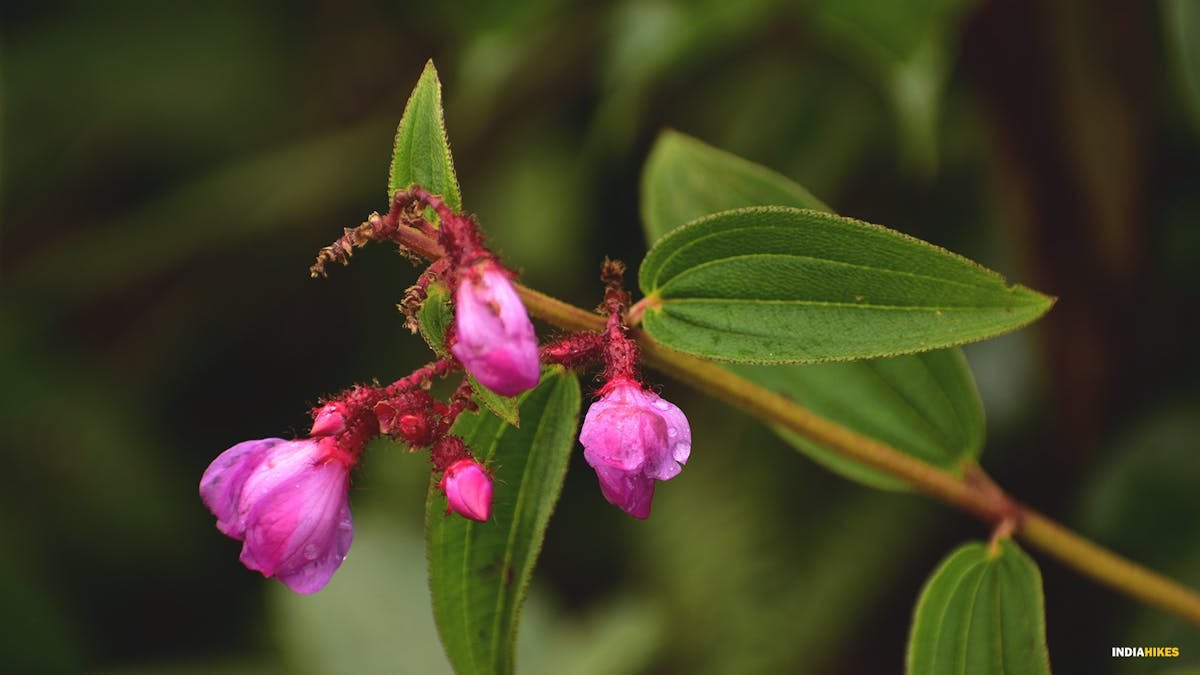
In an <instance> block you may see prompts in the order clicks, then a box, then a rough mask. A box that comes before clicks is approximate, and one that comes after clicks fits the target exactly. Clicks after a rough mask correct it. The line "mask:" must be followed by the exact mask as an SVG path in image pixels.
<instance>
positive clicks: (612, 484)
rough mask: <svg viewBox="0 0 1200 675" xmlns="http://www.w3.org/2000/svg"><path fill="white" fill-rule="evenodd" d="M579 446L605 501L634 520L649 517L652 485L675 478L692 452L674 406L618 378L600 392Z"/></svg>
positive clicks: (684, 424)
mask: <svg viewBox="0 0 1200 675" xmlns="http://www.w3.org/2000/svg"><path fill="white" fill-rule="evenodd" d="M601 392H602V396H601V398H600V400H598V401H595V402H594V403H592V405H591V407H590V408H588V412H587V416H586V417H584V420H583V429H582V430H581V431H580V433H579V442H580V443H582V444H583V456H584V458H585V459H586V460H587V463H588V464H590V465H591V466H592V468H593V469H595V470H596V476H597V477H598V478H599V479H600V490H601V492H603V493H604V497H605V498H606V499H608V501H609V502H611V503H613V504H615V505H616V506H619V507H620V508H621V509H622V510H624V511H625V512H626V513H628V514H629V515H631V516H633V517H635V518H646V517H648V516H649V515H650V502H651V500H652V499H653V498H654V481H655V480H668V479H670V478H673V477H675V476H677V475H678V474H679V472H680V470H681V468H682V467H681V466H680V465H681V464H685V463H687V460H688V456H689V455H690V454H691V450H692V431H691V427H689V426H688V421H687V417H686V416H684V414H683V411H682V410H680V409H679V408H678V407H676V406H675V405H674V404H672V403H670V402H668V401H665V400H663V399H662V398H660V397H659V396H658V395H657V394H655V393H654V392H651V391H646V390H645V389H643V388H642V386H641V385H640V384H639V383H638V382H636V381H634V380H632V379H629V378H625V377H618V378H615V379H613V380H612V381H610V382H609V383H608V384H607V385H605V387H604V388H603V389H602V390H601Z"/></svg>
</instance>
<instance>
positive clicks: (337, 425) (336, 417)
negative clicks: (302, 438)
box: [308, 402, 347, 436]
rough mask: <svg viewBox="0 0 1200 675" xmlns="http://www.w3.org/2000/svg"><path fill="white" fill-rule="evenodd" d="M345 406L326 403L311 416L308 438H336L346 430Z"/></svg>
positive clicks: (339, 403)
mask: <svg viewBox="0 0 1200 675" xmlns="http://www.w3.org/2000/svg"><path fill="white" fill-rule="evenodd" d="M346 412H347V409H346V404H344V403H341V402H334V403H327V404H325V406H323V407H322V408H320V409H319V410H317V414H316V415H315V416H313V425H312V429H310V430H309V432H308V435H309V436H336V435H338V434H340V433H342V432H343V431H345V430H346Z"/></svg>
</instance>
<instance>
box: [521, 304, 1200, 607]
mask: <svg viewBox="0 0 1200 675" xmlns="http://www.w3.org/2000/svg"><path fill="white" fill-rule="evenodd" d="M517 292H518V293H519V294H520V296H521V299H522V300H523V301H524V302H525V306H526V307H527V308H529V311H530V312H531V313H532V314H534V315H535V316H538V317H540V318H542V319H545V320H546V321H549V322H550V323H553V324H555V325H557V326H560V327H562V328H566V329H568V330H576V331H583V330H588V331H600V330H603V329H604V317H602V316H600V315H598V314H593V313H592V312H589V311H587V310H585V309H581V308H579V307H575V306H574V305H570V304H568V303H565V302H562V301H561V300H557V299H555V298H552V297H550V296H548V295H545V294H544V293H540V292H538V291H535V290H533V289H530V288H526V287H524V286H521V285H519V284H518V285H517ZM631 333H632V334H633V335H634V337H636V338H637V340H638V343H639V344H640V345H641V347H642V356H643V360H644V361H645V362H646V364H647V365H649V366H651V367H653V368H655V369H657V370H660V371H662V372H664V373H666V374H668V375H670V376H671V377H673V378H675V379H677V380H679V381H681V382H684V383H686V384H689V385H692V386H693V387H695V388H697V389H699V390H701V391H703V392H705V393H707V394H709V395H711V396H714V397H716V398H718V399H720V400H722V401H725V402H727V403H729V404H731V405H735V406H737V407H739V408H741V409H742V410H745V411H746V412H748V413H750V414H752V415H754V416H756V417H758V418H760V419H762V420H764V421H766V422H770V423H772V424H778V425H780V426H783V427H786V428H787V429H789V430H790V431H793V432H795V433H797V434H799V435H801V436H803V437H805V438H807V439H809V440H811V441H813V442H815V443H818V444H820V445H821V446H823V447H826V448H829V449H830V450H834V451H836V452H838V453H840V454H842V455H844V456H846V457H849V458H850V459H853V460H855V461H857V462H860V463H862V464H865V465H867V466H870V467H872V468H875V469H878V470H880V471H883V472H885V473H888V474H890V475H892V476H895V477H897V478H900V479H901V480H904V481H905V482H907V483H908V484H909V485H911V486H912V487H913V488H915V489H917V490H919V491H921V492H924V493H925V494H928V495H930V496H932V497H935V498H937V499H940V500H941V501H943V502H946V503H948V504H950V505H952V506H955V507H957V508H959V509H961V510H963V511H967V512H968V513H971V514H973V515H975V516H976V517H978V518H980V519H982V520H984V521H986V522H989V523H992V524H994V525H1000V524H1001V523H1009V524H1015V530H1014V531H1015V532H1016V534H1017V536H1019V537H1020V538H1021V539H1023V540H1024V541H1026V542H1027V543H1028V544H1030V545H1031V546H1033V547H1035V548H1037V549H1040V550H1041V551H1042V552H1043V553H1046V554H1047V555H1049V556H1051V557H1053V558H1056V559H1058V560H1059V562H1062V563H1063V564H1065V565H1067V566H1068V567H1071V568H1073V569H1074V570H1076V571H1077V572H1079V573H1081V574H1083V575H1084V576H1087V577H1091V578H1092V579H1093V580H1095V581H1098V582H1100V583H1101V584H1104V585H1106V586H1108V587H1110V588H1112V589H1114V590H1117V591H1119V592H1121V593H1124V594H1126V595H1128V596H1130V597H1133V598H1136V599H1138V600H1141V601H1142V602H1144V603H1146V604H1148V605H1150V606H1153V607H1157V608H1159V609H1163V610H1166V611H1168V612H1171V613H1172V614H1175V615H1177V616H1179V617H1181V618H1183V619H1185V620H1187V621H1189V622H1190V623H1192V624H1193V625H1197V626H1200V594H1198V593H1197V592H1196V591H1195V590H1193V589H1191V588H1188V587H1187V586H1184V585H1182V584H1180V583H1178V582H1176V581H1174V580H1172V579H1170V578H1167V577H1165V576H1162V575H1160V574H1158V573H1157V572H1154V571H1152V570H1150V569H1148V568H1146V567H1143V566H1142V565H1139V564H1138V563H1135V562H1133V561H1131V560H1129V559H1127V558H1123V557H1121V556H1119V555H1116V554H1115V553H1112V552H1111V551H1108V550H1107V549H1105V548H1102V547H1100V546H1098V545H1096V544H1094V543H1092V542H1091V541H1088V540H1087V539H1085V538H1083V537H1081V536H1079V535H1078V534H1076V533H1074V532H1072V531H1071V530H1069V529H1067V528H1065V527H1063V526H1062V525H1059V524H1058V523H1056V522H1054V521H1053V520H1050V519H1049V518H1047V517H1046V516H1044V515H1042V514H1040V513H1038V512H1037V511H1035V510H1033V509H1030V508H1029V507H1026V506H1024V505H1022V504H1020V503H1019V502H1017V501H1015V500H1013V499H1012V498H1010V497H1009V496H1008V495H1007V494H1006V493H1005V492H1004V491H1003V490H1001V489H1000V488H999V487H998V486H996V485H995V483H993V482H992V481H991V479H990V478H988V477H987V475H986V474H984V473H983V470H982V469H980V468H979V467H978V466H976V465H974V464H970V465H968V466H966V467H965V468H964V470H963V475H962V476H957V475H954V474H952V473H949V472H946V471H943V470H941V469H938V468H936V467H934V466H931V465H929V464H926V463H925V462H922V461H920V460H918V459H914V458H912V457H910V456H908V455H905V454H903V453H901V452H900V451H898V450H896V449H895V448H892V447H891V446H889V445H887V444H885V443H881V442H879V441H876V440H874V439H872V438H868V437H866V436H863V435H862V434H859V433H857V432H855V431H852V430H850V429H847V428H846V427H843V426H841V425H838V424H835V423H833V422H830V421H829V420H827V419H825V418H823V417H820V416H818V415H816V414H814V413H812V412H810V411H809V410H807V409H805V408H803V407H801V406H799V405H797V404H796V403H795V402H793V401H792V400H790V399H788V398H785V397H783V396H781V395H779V394H777V393H775V392H773V391H770V390H768V389H764V388H762V387H760V386H758V385H756V384H754V383H753V382H750V381H749V380H747V379H745V378H743V377H739V376H738V375H735V374H733V373H732V372H730V371H729V370H726V369H725V368H722V367H720V366H719V365H717V364H715V363H713V362H711V361H705V360H703V359H699V358H696V357H694V356H689V355H687V354H684V353H682V352H677V351H674V350H672V349H669V348H667V347H664V346H663V345H661V344H659V343H658V342H657V341H655V340H654V339H653V338H651V337H650V336H649V335H647V334H646V333H645V332H643V331H641V330H639V329H633V330H631ZM1010 526H1011V525H1010Z"/></svg>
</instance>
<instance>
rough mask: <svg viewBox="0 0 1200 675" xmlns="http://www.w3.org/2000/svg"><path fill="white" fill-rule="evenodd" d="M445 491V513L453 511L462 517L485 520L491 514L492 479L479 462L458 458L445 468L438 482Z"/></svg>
mask: <svg viewBox="0 0 1200 675" xmlns="http://www.w3.org/2000/svg"><path fill="white" fill-rule="evenodd" d="M438 487H440V488H442V490H443V491H445V493H446V501H447V503H448V505H449V506H448V508H447V511H446V512H447V513H449V512H450V511H453V512H455V513H457V514H458V515H460V516H462V517H464V518H470V519H471V520H478V521H480V522H483V521H486V520H487V519H488V518H490V517H491V515H492V479H491V478H490V477H488V475H487V471H485V470H484V468H483V467H482V466H480V465H479V462H476V461H475V460H473V459H460V460H459V461H457V462H455V463H454V464H452V465H450V468H449V469H446V475H445V476H443V477H442V481H441V482H440V483H438Z"/></svg>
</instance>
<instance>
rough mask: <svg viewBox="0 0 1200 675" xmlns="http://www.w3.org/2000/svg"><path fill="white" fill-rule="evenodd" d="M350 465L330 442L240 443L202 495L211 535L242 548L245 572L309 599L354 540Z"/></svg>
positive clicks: (207, 479)
mask: <svg viewBox="0 0 1200 675" xmlns="http://www.w3.org/2000/svg"><path fill="white" fill-rule="evenodd" d="M353 463H354V460H353V458H352V457H351V456H350V455H348V454H347V453H345V452H343V451H341V450H339V449H338V448H337V447H336V445H335V444H334V443H333V439H329V438H326V439H311V438H310V439H304V440H298V441H285V440H283V439H281V438H265V439H262V440H257V441H246V442H244V443H239V444H237V445H235V446H233V447H232V448H229V449H228V450H226V451H225V452H223V453H221V454H220V455H219V456H218V457H217V458H216V459H215V460H213V462H212V464H210V465H209V467H208V469H207V470H206V471H205V472H204V477H203V478H202V479H201V480H200V497H201V498H202V499H203V500H204V504H205V505H206V506H208V508H209V510H210V511H212V512H213V515H215V516H216V517H217V529H219V530H221V532H223V533H225V534H227V535H229V536H230V537H233V538H234V539H238V540H240V541H242V542H244V543H243V545H242V554H241V561H242V563H243V564H244V565H245V566H246V567H248V568H250V569H252V570H257V571H259V572H262V574H263V576H267V577H275V578H277V579H279V580H280V581H282V582H283V583H284V584H286V585H287V586H288V588H291V589H292V590H293V591H296V592H297V593H314V592H316V591H319V590H321V588H323V587H324V586H325V584H327V583H329V579H330V577H332V576H333V573H334V572H335V571H336V570H337V568H338V567H339V566H340V565H341V564H342V561H343V560H344V559H345V558H346V552H347V551H349V550H350V542H351V540H352V539H353V538H354V525H353V522H352V520H351V517H350V501H349V493H348V491H349V487H350V467H351V466H352V465H353Z"/></svg>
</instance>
